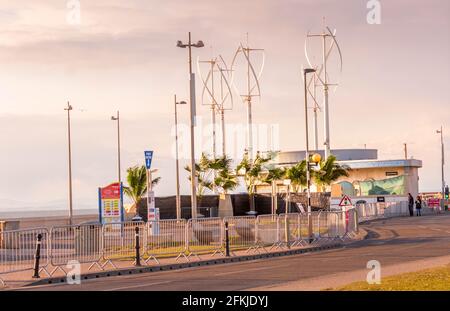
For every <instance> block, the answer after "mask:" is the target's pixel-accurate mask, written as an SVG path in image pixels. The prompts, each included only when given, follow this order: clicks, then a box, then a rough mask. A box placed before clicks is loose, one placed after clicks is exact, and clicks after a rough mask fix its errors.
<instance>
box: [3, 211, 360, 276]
mask: <svg viewBox="0 0 450 311" xmlns="http://www.w3.org/2000/svg"><path fill="white" fill-rule="evenodd" d="M357 215H358V212H357V211H356V209H352V210H350V211H348V212H325V211H323V212H312V213H311V214H310V217H311V222H312V240H311V241H310V238H309V236H308V218H309V217H308V214H306V213H303V214H300V213H288V214H280V215H259V216H258V217H253V216H237V217H225V218H223V219H222V218H200V219H190V220H188V221H186V220H159V221H150V222H148V223H144V222H134V221H133V222H118V223H108V224H104V225H101V224H85V225H73V226H56V227H53V228H51V230H50V231H48V230H47V229H45V228H36V229H30V230H16V231H5V232H1V233H0V275H1V274H2V273H3V274H4V273H11V272H19V271H24V270H30V269H32V268H33V263H34V259H35V251H36V240H37V236H38V235H40V236H41V261H40V268H41V270H44V271H45V272H47V274H49V275H52V274H53V273H54V272H55V271H57V270H61V271H62V272H64V273H65V271H64V268H63V266H65V265H67V263H68V262H69V261H70V260H76V261H78V262H79V263H90V264H91V265H90V266H89V269H91V268H92V267H94V266H98V267H99V268H100V269H102V270H103V269H104V267H105V266H106V265H107V264H108V263H109V264H111V265H112V266H113V267H114V268H117V267H116V266H115V265H114V264H113V260H125V259H136V231H135V230H136V227H138V229H139V239H140V241H141V243H140V245H141V250H142V251H140V253H139V254H140V256H142V257H143V258H146V260H145V262H146V263H147V262H148V261H149V260H151V259H154V260H155V261H156V262H158V258H163V257H175V256H176V260H178V259H179V258H180V257H182V256H183V257H184V258H185V259H186V260H189V257H190V256H192V255H194V256H197V257H199V255H200V254H211V256H214V255H215V254H218V253H219V254H222V255H225V254H224V246H225V234H224V229H225V223H228V228H229V230H228V238H229V240H228V245H229V248H230V250H234V251H237V250H244V251H247V252H248V251H250V250H255V251H259V250H260V249H262V250H264V251H267V249H266V248H268V247H270V249H272V248H274V247H288V248H289V247H294V246H302V245H306V244H309V243H317V242H320V241H325V242H326V241H332V240H334V239H335V238H338V237H339V238H343V237H344V236H347V235H348V234H349V233H352V232H354V231H357V223H358V221H357V220H358V217H357ZM139 259H140V258H139ZM50 265H51V266H53V267H54V270H53V271H52V272H51V273H49V272H48V271H47V267H48V266H50ZM0 283H1V279H0Z"/></svg>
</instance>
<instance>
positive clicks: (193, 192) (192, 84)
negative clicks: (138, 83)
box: [188, 32, 197, 218]
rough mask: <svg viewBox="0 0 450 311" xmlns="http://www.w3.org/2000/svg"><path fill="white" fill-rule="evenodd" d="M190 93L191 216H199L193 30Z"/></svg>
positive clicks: (190, 55) (190, 58)
mask: <svg viewBox="0 0 450 311" xmlns="http://www.w3.org/2000/svg"><path fill="white" fill-rule="evenodd" d="M188 48H189V84H190V88H189V95H190V114H191V123H190V126H191V217H192V218H197V177H196V171H195V118H196V116H195V77H194V74H193V73H192V51H191V50H192V47H191V32H189V43H188Z"/></svg>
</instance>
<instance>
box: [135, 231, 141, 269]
mask: <svg viewBox="0 0 450 311" xmlns="http://www.w3.org/2000/svg"><path fill="white" fill-rule="evenodd" d="M135 231H136V234H135V241H136V264H135V265H136V267H140V266H141V254H140V249H141V246H140V244H139V227H137V226H136V228H135Z"/></svg>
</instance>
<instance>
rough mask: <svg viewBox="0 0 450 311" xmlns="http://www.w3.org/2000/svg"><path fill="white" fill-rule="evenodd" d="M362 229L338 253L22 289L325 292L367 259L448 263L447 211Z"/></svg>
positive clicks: (385, 262) (449, 227) (449, 218)
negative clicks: (358, 237) (364, 234)
mask: <svg viewBox="0 0 450 311" xmlns="http://www.w3.org/2000/svg"><path fill="white" fill-rule="evenodd" d="M362 227H363V228H364V229H366V230H367V231H368V232H369V238H368V239H366V240H363V241H359V242H355V243H353V244H351V245H347V246H346V247H344V248H342V249H336V250H329V251H323V252H317V253H307V254H301V255H293V256H286V257H279V258H271V259H261V260H257V261H251V262H242V263H232V264H222V265H216V266H208V267H205V266H202V267H195V268H189V269H183V270H175V271H163V272H155V273H147V274H141V275H138V276H136V275H132V276H117V277H109V278H102V279H95V280H86V281H83V282H82V284H80V285H67V284H63V285H43V286H39V287H34V288H23V289H22V290H46V291H49V290H64V291H65V290H67V291H71V290H87V291H97V290H99V291H121V290H158V291H170V290H180V291H187V290H189V291H197V290H208V291H213V290H223V291H231V290H233V291H235V290H255V289H289V288H291V287H290V285H289V284H294V285H293V287H292V289H295V284H296V282H303V283H304V284H305V283H306V284H313V282H311V283H309V280H322V281H321V283H323V284H320V286H321V288H329V287H332V286H334V285H335V283H330V282H327V278H328V276H330V277H332V276H334V277H335V279H336V278H338V279H340V278H341V277H339V276H345V275H352V273H353V274H354V273H355V272H356V271H364V269H366V265H367V262H368V261H369V260H373V259H375V260H378V261H379V262H380V264H381V266H382V267H386V269H387V268H389V267H390V268H391V269H390V270H394V271H401V269H397V268H396V267H397V266H398V267H402V265H408V264H409V266H414V267H416V266H417V265H420V266H418V267H416V269H421V268H422V264H420V263H421V261H422V262H424V263H430V262H431V263H432V262H433V260H439V259H440V260H441V264H442V260H447V259H446V258H447V257H444V256H449V255H450V214H449V213H447V214H446V215H436V216H422V217H413V218H410V217H403V218H392V219H387V220H378V221H373V222H371V223H367V224H365V225H362ZM449 258H450V257H449ZM449 262H450V260H449V261H448V263H449ZM417 263H419V264H417ZM367 271H368V270H366V272H367ZM397 273H398V272H397ZM362 280H365V279H361V281H362ZM327 283H328V284H327ZM311 286H312V285H311ZM299 289H317V288H315V287H311V288H307V286H306V288H305V286H304V285H303V287H302V286H300V287H299Z"/></svg>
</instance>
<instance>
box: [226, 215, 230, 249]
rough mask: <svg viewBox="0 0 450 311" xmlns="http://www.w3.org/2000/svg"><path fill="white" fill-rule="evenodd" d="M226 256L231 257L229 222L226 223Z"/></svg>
mask: <svg viewBox="0 0 450 311" xmlns="http://www.w3.org/2000/svg"><path fill="white" fill-rule="evenodd" d="M225 256H227V257H230V236H229V234H228V221H226V222H225Z"/></svg>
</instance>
